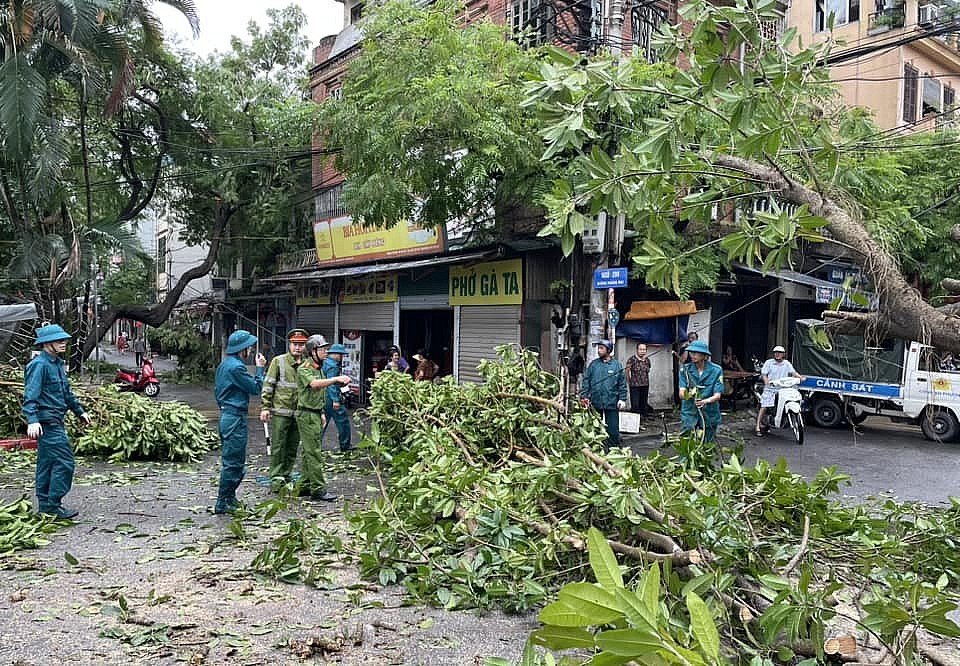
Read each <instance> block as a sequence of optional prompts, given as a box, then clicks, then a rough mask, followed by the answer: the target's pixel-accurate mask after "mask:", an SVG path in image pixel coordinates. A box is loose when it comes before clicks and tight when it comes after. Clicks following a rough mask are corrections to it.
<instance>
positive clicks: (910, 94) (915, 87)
mask: <svg viewBox="0 0 960 666" xmlns="http://www.w3.org/2000/svg"><path fill="white" fill-rule="evenodd" d="M919 94H920V70H918V69H917V68H916V67H914V66H912V65H904V66H903V120H904V121H905V122H908V123H915V122H917V97H918V96H919Z"/></svg>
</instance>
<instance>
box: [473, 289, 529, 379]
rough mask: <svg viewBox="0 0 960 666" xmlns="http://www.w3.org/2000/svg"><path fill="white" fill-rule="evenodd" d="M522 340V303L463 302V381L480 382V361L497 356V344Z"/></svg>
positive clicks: (515, 342)
mask: <svg viewBox="0 0 960 666" xmlns="http://www.w3.org/2000/svg"><path fill="white" fill-rule="evenodd" d="M506 344H515V345H519V344H520V306H519V305H464V306H461V308H460V357H459V363H458V365H459V368H458V377H459V379H460V381H461V382H478V381H480V375H479V374H478V373H477V365H478V364H479V363H480V361H481V360H483V359H495V358H496V357H497V353H496V351H494V348H495V347H498V346H500V345H506Z"/></svg>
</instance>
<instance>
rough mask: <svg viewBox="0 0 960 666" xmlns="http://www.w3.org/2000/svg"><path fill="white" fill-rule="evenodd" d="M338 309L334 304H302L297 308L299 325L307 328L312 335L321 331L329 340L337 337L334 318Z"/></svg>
mask: <svg viewBox="0 0 960 666" xmlns="http://www.w3.org/2000/svg"><path fill="white" fill-rule="evenodd" d="M335 313H336V310H335V308H334V306H332V305H320V306H317V305H301V306H300V307H299V308H297V327H299V328H305V329H307V332H308V333H310V335H313V334H314V333H320V334H321V335H323V337H325V338H326V339H327V340H328V341H332V340H333V338H334V337H335V335H334V334H335V331H334V330H333V320H334V315H335Z"/></svg>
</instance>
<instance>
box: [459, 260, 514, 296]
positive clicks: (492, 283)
mask: <svg viewBox="0 0 960 666" xmlns="http://www.w3.org/2000/svg"><path fill="white" fill-rule="evenodd" d="M448 293H449V294H450V305H520V304H521V303H523V259H507V260H505V261H488V262H486V263H482V264H474V265H473V266H451V267H450V289H449V291H448Z"/></svg>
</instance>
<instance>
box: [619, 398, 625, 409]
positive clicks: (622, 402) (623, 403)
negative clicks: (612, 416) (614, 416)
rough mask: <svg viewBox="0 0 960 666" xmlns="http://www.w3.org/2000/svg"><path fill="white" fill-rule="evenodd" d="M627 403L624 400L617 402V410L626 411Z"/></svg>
mask: <svg viewBox="0 0 960 666" xmlns="http://www.w3.org/2000/svg"><path fill="white" fill-rule="evenodd" d="M626 407H627V403H626V402H625V401H623V400H617V409H626Z"/></svg>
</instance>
